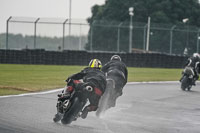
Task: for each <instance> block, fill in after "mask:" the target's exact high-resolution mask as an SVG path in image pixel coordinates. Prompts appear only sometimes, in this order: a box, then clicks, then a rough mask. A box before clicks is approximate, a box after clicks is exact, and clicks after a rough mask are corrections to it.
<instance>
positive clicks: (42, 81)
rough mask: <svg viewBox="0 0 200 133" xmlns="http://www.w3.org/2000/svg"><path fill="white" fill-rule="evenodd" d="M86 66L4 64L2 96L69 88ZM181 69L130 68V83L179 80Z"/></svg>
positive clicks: (0, 69)
mask: <svg viewBox="0 0 200 133" xmlns="http://www.w3.org/2000/svg"><path fill="white" fill-rule="evenodd" d="M84 67H85V66H61V65H60V66H56V65H16V64H0V95H5V94H10V92H12V91H13V93H14V94H18V93H24V92H34V91H42V90H49V89H55V88H60V87H64V86H65V81H64V80H65V79H66V78H67V77H68V76H70V75H71V74H74V73H76V72H80V71H81V70H82V69H83V68H84ZM181 71H182V70H181V69H158V68H133V67H129V68H128V72H129V74H128V81H129V82H133V81H137V82H138V81H173V80H179V78H180V76H181Z"/></svg>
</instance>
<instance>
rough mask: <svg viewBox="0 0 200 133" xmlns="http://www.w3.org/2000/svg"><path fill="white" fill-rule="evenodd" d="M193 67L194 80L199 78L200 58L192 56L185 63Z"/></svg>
mask: <svg viewBox="0 0 200 133" xmlns="http://www.w3.org/2000/svg"><path fill="white" fill-rule="evenodd" d="M186 66H188V67H192V69H193V71H194V81H196V80H198V79H199V76H198V74H199V73H200V60H198V59H197V58H195V57H190V58H189V59H188V60H187V63H186V64H185V67H186Z"/></svg>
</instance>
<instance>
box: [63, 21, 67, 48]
mask: <svg viewBox="0 0 200 133" xmlns="http://www.w3.org/2000/svg"><path fill="white" fill-rule="evenodd" d="M67 21H68V19H66V20H65V21H64V22H63V42H62V49H63V50H64V47H65V24H66V22H67Z"/></svg>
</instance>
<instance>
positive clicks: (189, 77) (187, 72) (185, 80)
mask: <svg viewBox="0 0 200 133" xmlns="http://www.w3.org/2000/svg"><path fill="white" fill-rule="evenodd" d="M193 77H194V71H193V69H192V67H185V69H184V70H183V72H182V78H181V80H180V82H181V89H182V90H183V91H185V90H186V89H187V90H188V91H190V90H191V88H192V82H193Z"/></svg>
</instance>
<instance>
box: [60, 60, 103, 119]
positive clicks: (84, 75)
mask: <svg viewBox="0 0 200 133" xmlns="http://www.w3.org/2000/svg"><path fill="white" fill-rule="evenodd" d="M101 67H102V64H101V61H100V60H98V59H92V60H91V61H90V63H89V67H86V68H84V69H83V70H82V71H81V72H79V73H77V74H74V75H71V76H70V77H68V79H67V80H66V82H70V80H71V79H73V80H74V81H75V83H76V84H78V83H79V82H80V81H79V80H81V79H82V80H83V82H89V83H91V84H92V85H93V86H94V93H92V95H90V96H89V98H88V99H89V102H90V104H89V105H88V106H86V107H85V108H84V109H83V111H82V114H81V117H82V118H83V119H85V118H86V117H87V114H88V112H90V111H96V110H97V108H98V104H99V99H100V97H101V96H102V94H103V93H104V91H105V88H106V77H105V74H104V72H102V71H101V70H100V69H101ZM72 91H73V86H69V85H68V87H67V90H66V92H65V94H64V96H62V97H60V100H61V99H62V98H66V97H70V94H71V92H72Z"/></svg>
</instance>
